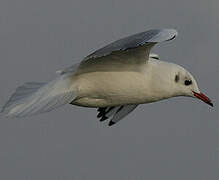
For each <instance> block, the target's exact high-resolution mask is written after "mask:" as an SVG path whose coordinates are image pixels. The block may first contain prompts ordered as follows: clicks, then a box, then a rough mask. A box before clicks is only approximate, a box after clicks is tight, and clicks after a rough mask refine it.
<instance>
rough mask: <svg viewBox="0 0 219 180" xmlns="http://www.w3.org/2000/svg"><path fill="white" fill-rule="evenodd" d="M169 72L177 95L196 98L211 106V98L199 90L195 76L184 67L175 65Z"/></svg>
mask: <svg viewBox="0 0 219 180" xmlns="http://www.w3.org/2000/svg"><path fill="white" fill-rule="evenodd" d="M171 74H172V75H171V76H172V81H173V87H174V88H175V90H176V92H177V93H178V95H181V96H189V97H194V98H198V99H200V100H202V101H203V102H205V103H207V104H208V105H210V106H212V107H213V103H212V102H211V100H210V99H209V98H208V97H207V96H206V95H204V94H203V93H202V92H200V90H199V88H198V84H197V82H196V80H195V78H194V77H193V76H192V75H191V73H189V72H188V71H187V70H186V69H184V68H183V67H181V66H178V65H176V66H175V68H174V70H173V71H172V73H171Z"/></svg>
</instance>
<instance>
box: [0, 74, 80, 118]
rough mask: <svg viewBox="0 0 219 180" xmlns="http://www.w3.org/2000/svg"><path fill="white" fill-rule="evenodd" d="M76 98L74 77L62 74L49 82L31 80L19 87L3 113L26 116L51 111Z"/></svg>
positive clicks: (10, 115) (12, 115)
mask: <svg viewBox="0 0 219 180" xmlns="http://www.w3.org/2000/svg"><path fill="white" fill-rule="evenodd" d="M75 98H76V93H75V91H74V87H73V83H72V79H71V78H70V77H69V75H62V76H60V77H58V78H57V79H54V80H53V81H50V82H48V83H36V82H29V83H25V84H24V85H22V86H20V87H18V88H17V89H16V91H15V93H14V94H13V95H12V96H11V97H10V99H9V100H8V102H7V103H6V104H5V105H4V106H3V108H2V111H1V112H2V113H4V114H6V116H8V117H24V116H31V115H35V114H39V113H44V112H48V111H51V110H53V109H55V108H58V107H60V106H63V105H65V104H69V103H70V102H72V101H73V100H74V99H75Z"/></svg>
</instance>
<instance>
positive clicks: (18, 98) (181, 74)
mask: <svg viewBox="0 0 219 180" xmlns="http://www.w3.org/2000/svg"><path fill="white" fill-rule="evenodd" d="M176 36H177V31H176V30H173V29H161V30H159V29H157V30H149V31H145V32H142V33H138V34H135V35H132V36H129V37H126V38H123V39H120V40H118V41H115V42H113V43H111V44H109V45H107V46H105V47H103V48H101V49H99V50H97V51H95V52H94V53H92V54H90V55H88V56H87V57H86V58H84V59H83V60H82V62H81V63H80V64H75V65H73V66H71V67H68V68H66V69H64V70H60V71H58V72H57V73H59V77H58V78H56V79H55V80H52V81H51V82H48V83H26V84H24V85H23V86H21V87H19V88H17V89H16V91H15V93H14V94H13V95H12V96H11V98H10V99H9V101H8V102H7V103H6V104H5V105H4V107H3V108H2V112H3V113H5V114H6V115H7V116H10V117H24V116H30V115H34V114H38V113H44V112H48V111H50V110H52V109H55V108H58V107H60V106H62V105H65V104H73V105H79V106H84V107H95V108H98V111H99V114H98V117H100V118H101V119H100V120H101V121H104V120H106V119H107V118H111V120H110V122H109V125H110V126H111V125H113V124H115V123H117V122H118V121H120V120H121V119H122V118H124V117H125V116H126V115H127V114H129V113H130V112H132V111H133V110H134V109H135V108H136V107H137V106H138V105H139V104H143V103H150V102H155V101H158V100H162V99H166V98H170V97H175V96H190V97H197V98H199V99H201V100H202V101H204V102H206V103H208V104H209V105H211V106H213V104H212V103H211V101H210V99H209V98H207V97H206V96H205V95H204V94H202V93H201V92H200V91H199V88H198V86H197V83H196V80H195V79H194V77H193V76H192V75H191V74H190V73H189V72H188V71H186V70H185V69H184V68H183V67H181V66H179V65H176V64H173V63H168V62H164V61H161V60H159V59H160V58H159V56H158V55H157V54H152V53H150V50H151V48H152V47H153V46H154V45H155V44H157V43H159V42H163V41H169V40H172V39H174V38H175V37H176Z"/></svg>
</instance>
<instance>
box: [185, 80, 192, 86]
mask: <svg viewBox="0 0 219 180" xmlns="http://www.w3.org/2000/svg"><path fill="white" fill-rule="evenodd" d="M184 84H185V85H186V86H188V85H190V84H192V80H185V82H184Z"/></svg>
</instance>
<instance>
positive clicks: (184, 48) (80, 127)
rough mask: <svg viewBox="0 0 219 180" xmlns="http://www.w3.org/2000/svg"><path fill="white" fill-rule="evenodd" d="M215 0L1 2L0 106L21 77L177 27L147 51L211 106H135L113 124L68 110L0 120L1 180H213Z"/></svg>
mask: <svg viewBox="0 0 219 180" xmlns="http://www.w3.org/2000/svg"><path fill="white" fill-rule="evenodd" d="M218 19H219V1H218V0H209V1H206V0H200V1H198V0H184V1H175V0H166V1H164V0H153V1H152V0H151V1H146V0H135V1H133V0H92V1H88V0H87V1H85V0H74V1H70V0H62V1H58V0H37V1H35V0H1V1H0V59H1V60H0V83H1V91H0V105H3V104H4V103H5V102H6V101H7V99H8V98H9V96H10V95H11V93H12V92H13V91H14V89H15V88H16V87H17V86H19V85H21V84H23V83H24V82H29V81H47V80H49V79H52V78H53V77H54V76H56V75H55V71H56V70H58V69H62V68H64V67H67V66H70V65H72V64H73V63H76V62H79V61H80V60H81V59H82V58H83V57H84V56H86V55H88V54H89V53H91V52H92V51H94V50H96V49H97V48H99V47H102V46H103V45H106V44H107V43H109V42H112V41H114V40H117V39H118V38H121V37H124V36H127V35H130V34H133V33H136V32H140V31H144V30H148V29H152V28H176V29H177V30H178V32H179V36H178V37H177V38H176V40H174V41H172V42H168V43H162V44H160V45H158V46H157V47H156V48H155V49H154V50H153V51H154V52H156V53H159V54H160V57H161V59H165V60H168V61H171V62H174V63H177V64H180V65H182V66H184V67H185V68H186V69H188V70H189V71H190V72H192V74H193V75H194V76H195V77H196V79H197V81H198V84H199V87H200V89H201V90H202V91H203V92H204V93H206V94H207V95H208V96H209V97H210V98H211V99H212V100H213V102H214V105H215V107H214V108H213V109H212V108H210V107H208V105H206V104H204V103H203V102H201V101H198V100H195V99H191V98H186V97H180V98H174V99H170V100H165V101H161V102H157V103H153V104H148V105H141V106H139V107H138V108H137V109H136V110H135V111H134V112H133V113H131V114H130V115H129V116H127V117H126V118H125V119H124V120H122V121H121V122H120V123H118V124H116V125H115V126H114V127H111V128H109V127H108V126H107V124H104V123H100V122H98V121H97V119H96V110H95V109H86V108H80V107H76V106H71V105H69V106H68V105H67V106H65V107H63V108H61V109H57V110H55V111H52V112H50V113H48V114H43V115H39V116H35V117H31V118H22V119H6V118H1V121H0V179H4V180H11V179H22V180H23V179H24V180H26V179H28V180H29V179H31V180H38V179H40V180H72V179H77V180H86V179H101V180H102V179H104V180H108V179H109V180H112V179H113V180H121V179H128V180H129V179H130V180H131V179H137V180H143V179H144V180H145V179H150V180H151V179H152V180H153V179H156V180H159V179H162V180H164V179H167V180H172V179H173V180H176V179H177V180H179V179H180V180H181V179H182V180H184V179H193V180H196V179H197V180H202V179H203V180H206V179H209V180H217V179H219V171H218V167H219V141H218V139H219V118H218V117H219V113H218V110H217V102H219V96H218V92H219V83H218V74H219V61H218V42H219V36H218V32H219V24H218Z"/></svg>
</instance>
